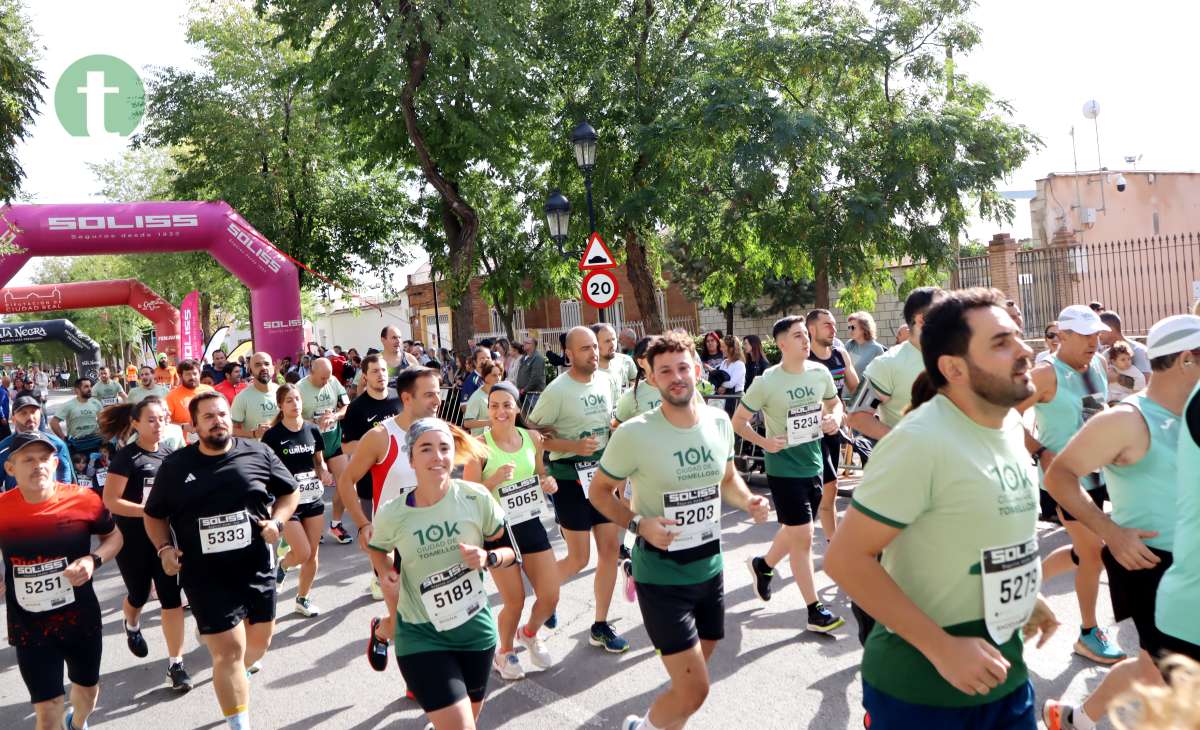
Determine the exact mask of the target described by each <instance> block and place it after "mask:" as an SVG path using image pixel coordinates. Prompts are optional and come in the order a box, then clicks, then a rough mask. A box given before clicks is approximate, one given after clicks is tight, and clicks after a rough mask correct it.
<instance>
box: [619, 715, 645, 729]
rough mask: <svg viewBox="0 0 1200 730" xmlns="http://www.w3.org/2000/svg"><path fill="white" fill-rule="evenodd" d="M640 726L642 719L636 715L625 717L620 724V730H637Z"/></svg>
mask: <svg viewBox="0 0 1200 730" xmlns="http://www.w3.org/2000/svg"><path fill="white" fill-rule="evenodd" d="M641 726H642V718H641V717H640V716H638V715H626V716H625V719H624V720H623V721H622V722H621V730H638V728H640V727H641Z"/></svg>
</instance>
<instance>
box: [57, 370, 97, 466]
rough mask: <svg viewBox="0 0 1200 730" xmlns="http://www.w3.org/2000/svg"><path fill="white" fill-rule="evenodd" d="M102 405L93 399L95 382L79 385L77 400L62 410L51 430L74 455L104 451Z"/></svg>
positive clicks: (82, 381)
mask: <svg viewBox="0 0 1200 730" xmlns="http://www.w3.org/2000/svg"><path fill="white" fill-rule="evenodd" d="M101 408H103V406H101V405H100V401H99V399H96V398H93V397H92V379H91V378H89V377H86V376H84V377H82V378H79V379H77V380H76V381H75V397H74V398H72V399H71V400H69V401H67V402H66V403H64V404H62V405H61V406H59V407H58V410H57V411H55V414H54V417H53V418H51V419H50V428H52V429H54V433H55V434H56V435H57V436H58V437H59V438H61V439H62V440H63V441H66V442H67V446H68V447H69V448H70V449H71V453H72V454H91V453H92V452H94V451H96V449H98V448H100V421H99V417H100V409H101Z"/></svg>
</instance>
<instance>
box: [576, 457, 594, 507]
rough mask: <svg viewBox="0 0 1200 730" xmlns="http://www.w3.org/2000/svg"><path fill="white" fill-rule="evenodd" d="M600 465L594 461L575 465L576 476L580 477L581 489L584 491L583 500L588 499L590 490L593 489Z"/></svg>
mask: <svg viewBox="0 0 1200 730" xmlns="http://www.w3.org/2000/svg"><path fill="white" fill-rule="evenodd" d="M597 468H598V465H597V463H596V462H594V461H579V462H576V463H575V475H576V476H578V477H579V487H580V488H581V489H583V498H584V499H587V498H588V490H589V489H591V488H592V479H594V478H595V477H596V469H597Z"/></svg>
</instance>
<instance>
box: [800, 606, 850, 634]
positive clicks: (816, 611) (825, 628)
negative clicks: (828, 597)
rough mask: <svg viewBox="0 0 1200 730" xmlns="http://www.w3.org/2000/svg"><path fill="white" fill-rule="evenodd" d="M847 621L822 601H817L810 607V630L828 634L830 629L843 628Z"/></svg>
mask: <svg viewBox="0 0 1200 730" xmlns="http://www.w3.org/2000/svg"><path fill="white" fill-rule="evenodd" d="M845 623H846V621H845V620H844V619H842V618H841V617H840V616H835V615H834V614H833V613H832V612H831V611H830V610H829V609H828V608H825V606H824V605H823V604H821V603H817V604H816V605H814V606H812V607H810V608H809V609H808V630H809V631H816V632H818V633H822V634H827V633H829V632H830V631H833V630H835V629H838V628H841V627H842V626H843V625H844V624H845Z"/></svg>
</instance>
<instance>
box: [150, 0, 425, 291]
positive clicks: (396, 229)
mask: <svg viewBox="0 0 1200 730" xmlns="http://www.w3.org/2000/svg"><path fill="white" fill-rule="evenodd" d="M279 33H280V29H279V28H278V27H277V26H275V25H273V24H271V23H270V22H267V21H265V20H262V19H260V18H258V17H257V16H255V14H254V13H253V12H252V11H251V10H249V9H248V8H246V7H245V6H244V5H243V4H242V3H239V2H233V1H232V0H225V1H224V2H217V3H199V2H198V3H196V4H195V5H194V6H193V9H192V13H191V16H190V18H189V22H188V41H189V42H190V43H192V44H194V45H196V46H198V47H199V49H200V51H201V58H200V70H198V71H189V70H182V69H176V68H165V69H161V70H159V71H158V72H157V74H156V75H155V77H154V78H153V79H152V80H151V81H150V83H149V95H148V104H147V122H146V131H145V133H144V134H142V135H141V136H140V137H139V138H138V139H137V140H136V144H137V145H139V146H151V147H160V148H170V149H171V151H172V158H173V162H174V165H175V170H174V172H173V174H172V176H171V182H170V192H171V194H172V195H173V196H174V197H175V198H177V199H200V200H217V199H220V200H225V201H226V202H228V203H229V204H230V205H232V206H233V207H234V208H236V209H237V210H238V212H239V213H241V214H242V215H243V216H244V217H245V218H246V219H247V220H248V221H250V223H251V224H253V225H254V227H255V228H257V229H258V230H259V232H261V233H262V234H263V235H264V236H266V237H267V239H268V240H270V241H271V242H272V243H274V244H275V245H276V246H278V247H279V248H280V249H281V250H283V251H285V252H286V253H288V254H290V255H291V256H293V257H295V258H296V259H298V260H300V261H303V262H305V263H306V264H308V265H309V266H311V267H312V268H313V269H314V270H316V271H319V272H321V273H322V274H323V275H325V276H326V277H328V278H330V279H332V280H335V281H339V282H342V283H345V284H350V283H352V282H354V281H355V280H356V277H358V276H361V275H362V274H363V273H365V272H369V271H381V270H384V269H386V268H388V267H390V266H395V265H402V264H403V263H405V262H406V261H407V260H408V256H407V254H406V253H405V249H404V247H403V246H402V245H401V244H402V243H403V240H404V239H403V238H402V237H401V232H402V222H403V213H404V209H405V206H406V204H407V202H408V196H407V194H406V191H405V189H404V185H403V181H402V180H401V179H400V178H399V177H398V176H396V175H394V174H391V173H389V172H386V171H383V170H379V169H375V170H372V169H370V168H369V167H368V166H367V164H366V163H364V162H363V161H362V160H359V159H357V158H355V157H354V156H353V155H352V154H350V153H349V152H348V149H349V145H348V143H347V142H346V138H345V134H344V130H343V129H342V128H339V127H336V126H334V125H333V124H332V123H331V120H330V119H329V117H328V115H327V114H326V113H325V112H324V111H322V110H321V109H320V108H318V105H317V103H316V99H315V97H314V95H313V94H312V93H311V92H310V91H308V89H307V88H306V85H305V82H304V79H303V78H302V76H301V70H302V69H303V68H304V67H305V65H306V64H307V63H308V62H309V60H310V53H309V50H308V46H307V44H306V43H301V44H299V45H296V46H293V45H292V44H290V43H287V42H281V43H273V42H272V40H273V39H274V38H275V37H276V36H278V34H279ZM302 282H303V283H304V285H305V286H306V287H314V286H319V284H318V282H315V281H309V280H307V276H304V275H302Z"/></svg>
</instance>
